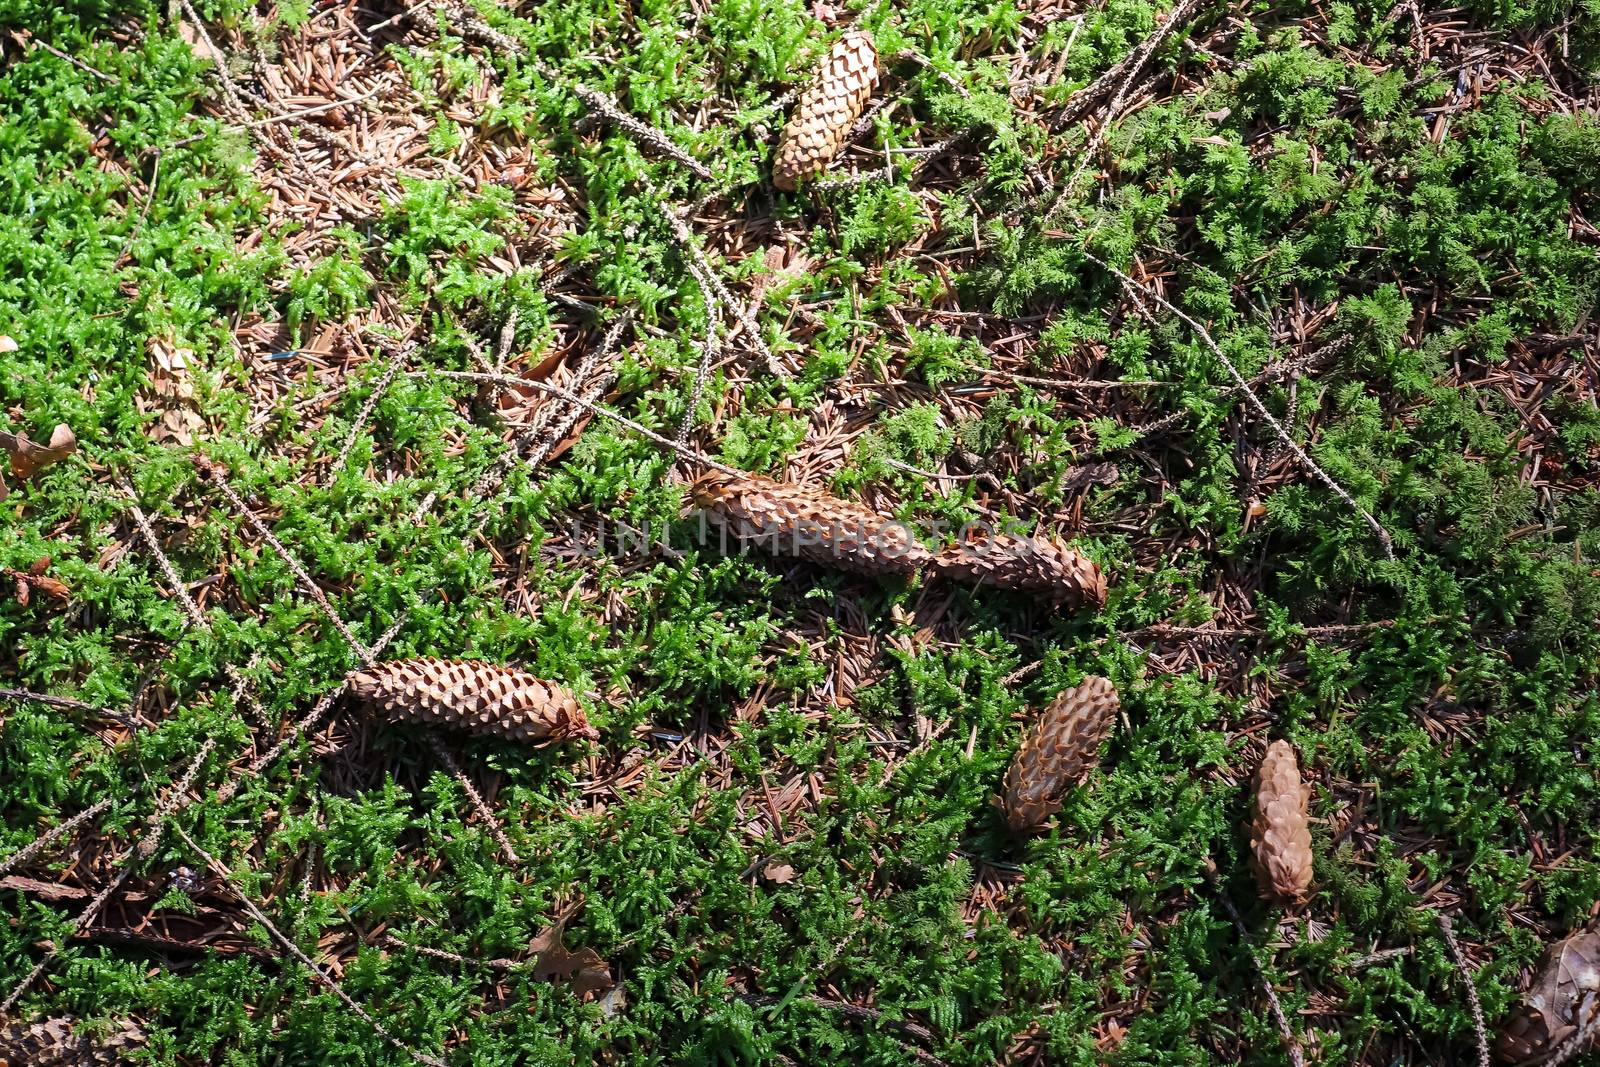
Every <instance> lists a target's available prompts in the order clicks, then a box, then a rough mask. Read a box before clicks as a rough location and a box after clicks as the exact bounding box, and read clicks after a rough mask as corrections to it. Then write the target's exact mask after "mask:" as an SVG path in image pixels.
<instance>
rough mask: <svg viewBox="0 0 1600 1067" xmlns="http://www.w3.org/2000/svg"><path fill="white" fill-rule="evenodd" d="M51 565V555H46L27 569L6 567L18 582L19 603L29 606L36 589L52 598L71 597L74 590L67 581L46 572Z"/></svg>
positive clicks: (12, 578)
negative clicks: (68, 585) (20, 569)
mask: <svg viewBox="0 0 1600 1067" xmlns="http://www.w3.org/2000/svg"><path fill="white" fill-rule="evenodd" d="M49 566H50V557H49V556H45V557H43V558H41V559H39V560H37V561H35V563H34V564H33V566H31V567H29V568H28V569H27V570H25V571H19V570H13V569H12V568H10V567H6V568H4V571H5V573H6V574H7V575H8V576H10V578H11V580H12V581H13V582H15V583H16V596H17V603H18V604H21V605H22V606H23V607H27V606H28V602H29V600H31V599H32V594H33V593H34V591H35V590H37V591H38V592H39V593H41V594H43V595H44V596H47V597H50V598H51V599H52V600H69V599H71V597H72V590H71V589H69V588H68V587H67V584H66V583H65V582H63V581H59V580H58V579H55V578H51V577H50V576H49V575H47V574H45V570H46V569H47V568H49Z"/></svg>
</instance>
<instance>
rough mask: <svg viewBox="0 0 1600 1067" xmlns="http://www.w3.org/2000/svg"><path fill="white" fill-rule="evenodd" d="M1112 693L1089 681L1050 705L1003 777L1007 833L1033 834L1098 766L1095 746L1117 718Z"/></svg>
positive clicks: (1101, 682)
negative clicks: (1071, 790)
mask: <svg viewBox="0 0 1600 1067" xmlns="http://www.w3.org/2000/svg"><path fill="white" fill-rule="evenodd" d="M1118 706H1119V705H1118V702H1117V690H1116V687H1115V686H1113V685H1112V684H1111V682H1110V680H1108V679H1106V678H1101V677H1098V676H1096V675H1090V676H1089V677H1087V678H1085V679H1084V680H1083V681H1081V682H1079V683H1078V684H1077V685H1076V686H1074V687H1073V688H1071V689H1068V690H1067V691H1066V692H1064V693H1062V694H1061V695H1060V696H1058V697H1056V698H1055V699H1054V700H1052V701H1051V702H1050V705H1049V706H1048V707H1046V708H1045V709H1044V712H1043V713H1042V714H1041V715H1040V716H1039V721H1038V722H1036V723H1035V724H1034V727H1033V732H1032V733H1030V734H1029V735H1028V736H1027V737H1025V738H1024V739H1023V741H1022V747H1021V748H1019V749H1017V755H1016V758H1015V759H1013V760H1012V761H1011V768H1010V770H1008V771H1006V793H1005V810H1006V821H1007V822H1008V823H1010V824H1011V829H1012V830H1014V831H1015V832H1017V833H1019V834H1022V833H1027V832H1029V831H1030V830H1034V829H1036V828H1037V827H1038V826H1039V825H1040V824H1041V823H1043V822H1044V821H1045V820H1046V819H1048V818H1049V817H1050V816H1052V815H1054V814H1055V813H1056V812H1058V811H1060V810H1061V805H1062V802H1063V801H1064V800H1065V799H1066V794H1067V790H1068V789H1070V788H1071V787H1072V786H1073V785H1076V784H1077V783H1078V782H1079V781H1081V780H1082V779H1083V778H1084V776H1085V775H1087V774H1088V773H1089V772H1090V771H1091V770H1093V769H1094V765H1095V764H1096V763H1098V762H1099V761H1100V743H1101V742H1102V741H1104V740H1105V739H1106V734H1108V733H1110V732H1111V724H1112V722H1113V721H1115V719H1116V717H1117V708H1118Z"/></svg>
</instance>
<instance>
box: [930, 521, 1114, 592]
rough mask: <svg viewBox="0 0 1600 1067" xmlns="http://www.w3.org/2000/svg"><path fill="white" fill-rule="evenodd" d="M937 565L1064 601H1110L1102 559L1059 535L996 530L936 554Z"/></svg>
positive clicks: (968, 579)
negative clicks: (1012, 533)
mask: <svg viewBox="0 0 1600 1067" xmlns="http://www.w3.org/2000/svg"><path fill="white" fill-rule="evenodd" d="M934 566H935V567H936V568H938V570H940V571H941V572H943V573H944V574H945V575H946V576H948V577H949V578H951V579H953V580H955V581H958V582H964V583H966V584H968V585H979V586H984V585H992V586H997V587H999V588H1001V589H1017V590H1021V591H1023V592H1029V593H1041V594H1043V595H1045V596H1047V597H1049V598H1050V599H1051V600H1052V601H1054V602H1056V603H1062V604H1088V605H1090V606H1093V607H1099V606H1100V605H1102V604H1104V603H1105V602H1106V576H1105V572H1104V571H1102V570H1101V569H1100V565H1099V564H1098V563H1096V562H1095V561H1094V560H1092V559H1090V558H1089V557H1087V556H1085V555H1083V554H1082V553H1081V552H1078V551H1076V550H1075V549H1072V548H1068V547H1067V545H1066V543H1065V542H1063V541H1062V540H1061V539H1060V538H1058V537H1054V536H1049V535H1047V536H1044V537H1015V536H1013V535H1011V534H993V535H991V536H988V537H984V538H982V539H979V540H974V541H966V542H963V543H960V544H955V545H951V546H950V547H949V548H947V549H945V550H944V551H943V552H940V553H939V555H938V556H937V557H935V558H934Z"/></svg>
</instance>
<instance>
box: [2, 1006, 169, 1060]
mask: <svg viewBox="0 0 1600 1067" xmlns="http://www.w3.org/2000/svg"><path fill="white" fill-rule="evenodd" d="M144 1043H145V1039H144V1031H143V1030H140V1029H139V1028H138V1027H137V1026H135V1025H133V1024H132V1023H130V1022H122V1023H114V1024H112V1026H111V1029H110V1030H109V1031H108V1032H107V1033H106V1034H105V1035H104V1036H103V1037H102V1036H95V1035H93V1034H88V1033H83V1034H80V1033H79V1032H78V1030H77V1025H76V1023H74V1022H73V1020H71V1019H65V1018H60V1019H40V1020H37V1021H35V1022H31V1023H8V1024H7V1025H5V1026H0V1067H101V1065H102V1064H104V1065H106V1067H114V1065H115V1064H118V1063H123V1062H125V1059H124V1053H127V1052H131V1051H132V1050H133V1049H136V1048H139V1047H141V1046H142V1045H144Z"/></svg>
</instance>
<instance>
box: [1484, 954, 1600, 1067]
mask: <svg viewBox="0 0 1600 1067" xmlns="http://www.w3.org/2000/svg"><path fill="white" fill-rule="evenodd" d="M1597 1024H1600V925H1595V924H1591V925H1589V926H1587V927H1585V928H1584V929H1582V930H1579V931H1578V932H1577V933H1575V934H1573V935H1572V936H1570V937H1567V938H1565V939H1563V940H1561V941H1557V942H1556V943H1555V944H1554V945H1551V946H1550V951H1549V953H1548V954H1547V955H1546V957H1545V967H1544V970H1543V971H1542V972H1540V974H1539V977H1537V978H1535V979H1534V981H1533V985H1532V986H1530V987H1529V989H1528V995H1527V996H1525V997H1524V998H1523V1000H1522V1003H1521V1004H1520V1005H1518V1006H1517V1009H1516V1011H1515V1012H1514V1013H1513V1014H1512V1016H1511V1019H1510V1021H1508V1022H1507V1023H1506V1025H1505V1028H1504V1029H1502V1030H1501V1031H1500V1037H1499V1039H1498V1040H1497V1041H1496V1042H1495V1051H1496V1052H1497V1053H1498V1054H1499V1056H1500V1058H1501V1059H1504V1060H1510V1061H1512V1062H1514V1063H1520V1062H1522V1061H1523V1060H1531V1059H1533V1058H1534V1057H1536V1056H1537V1057H1543V1056H1549V1055H1551V1054H1552V1053H1554V1052H1556V1051H1557V1050H1558V1049H1560V1048H1562V1047H1563V1046H1564V1045H1566V1044H1567V1043H1568V1042H1571V1041H1572V1040H1573V1039H1574V1038H1575V1037H1576V1036H1577V1034H1578V1032H1579V1030H1580V1029H1581V1028H1583V1027H1585V1026H1587V1027H1589V1029H1590V1033H1591V1035H1592V1034H1593V1033H1594V1028H1595V1026H1596V1025H1597ZM1595 1044H1596V1042H1595V1040H1594V1038H1593V1037H1592V1036H1591V1037H1590V1038H1589V1039H1588V1040H1587V1041H1585V1042H1584V1046H1585V1047H1589V1048H1593V1047H1595ZM1573 1051H1582V1049H1581V1048H1578V1049H1574V1050H1573Z"/></svg>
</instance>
